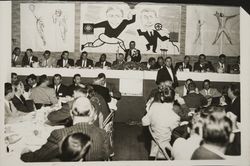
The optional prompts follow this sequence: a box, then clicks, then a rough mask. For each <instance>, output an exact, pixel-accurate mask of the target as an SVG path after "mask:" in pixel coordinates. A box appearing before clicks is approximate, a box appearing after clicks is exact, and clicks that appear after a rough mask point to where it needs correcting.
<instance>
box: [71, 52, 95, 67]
mask: <svg viewBox="0 0 250 166" xmlns="http://www.w3.org/2000/svg"><path fill="white" fill-rule="evenodd" d="M75 66H77V67H81V68H91V67H93V66H94V63H93V61H92V60H91V59H89V58H88V53H87V52H86V51H83V52H82V53H81V56H80V59H78V60H77V61H76V64H75Z"/></svg>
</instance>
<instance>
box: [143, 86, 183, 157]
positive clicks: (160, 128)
mask: <svg viewBox="0 0 250 166" xmlns="http://www.w3.org/2000/svg"><path fill="white" fill-rule="evenodd" d="M174 96H175V92H174V90H173V89H171V88H170V87H167V88H165V89H164V90H163V91H161V92H158V93H156V94H155V97H154V101H153V103H152V105H151V106H150V108H149V110H148V112H147V114H146V115H145V116H144V117H143V118H142V125H143V126H149V128H150V130H151V134H152V136H153V138H154V139H155V141H157V143H158V144H159V145H160V146H161V147H162V148H163V150H165V148H166V149H168V150H170V151H172V146H171V145H170V143H169V142H170V139H171V131H172V130H173V129H174V128H176V127H177V126H178V125H179V121H180V117H179V116H178V115H177V114H176V113H175V112H174V111H173V102H174ZM155 141H152V144H151V152H150V157H156V155H157V153H158V150H159V148H158V147H157V144H156V142H155ZM162 155H163V154H162V153H161V152H160V154H159V156H157V157H160V158H161V157H162Z"/></svg>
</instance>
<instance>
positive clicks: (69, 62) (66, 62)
mask: <svg viewBox="0 0 250 166" xmlns="http://www.w3.org/2000/svg"><path fill="white" fill-rule="evenodd" d="M72 66H74V60H73V59H70V58H69V52H68V51H63V52H62V55H61V59H59V60H58V61H57V67H66V68H69V67H72Z"/></svg>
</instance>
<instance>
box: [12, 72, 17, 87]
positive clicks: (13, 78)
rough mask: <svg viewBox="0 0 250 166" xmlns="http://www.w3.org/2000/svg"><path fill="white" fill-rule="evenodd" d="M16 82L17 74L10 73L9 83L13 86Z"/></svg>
mask: <svg viewBox="0 0 250 166" xmlns="http://www.w3.org/2000/svg"><path fill="white" fill-rule="evenodd" d="M17 81H18V75H17V73H11V83H12V84H14V83H15V82H17Z"/></svg>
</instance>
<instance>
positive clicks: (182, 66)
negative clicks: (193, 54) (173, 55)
mask: <svg viewBox="0 0 250 166" xmlns="http://www.w3.org/2000/svg"><path fill="white" fill-rule="evenodd" d="M189 62H190V56H187V55H186V56H185V57H184V61H183V62H177V63H176V64H175V68H174V69H175V72H177V71H185V70H187V71H192V66H191V65H190V64H189Z"/></svg>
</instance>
